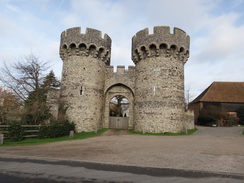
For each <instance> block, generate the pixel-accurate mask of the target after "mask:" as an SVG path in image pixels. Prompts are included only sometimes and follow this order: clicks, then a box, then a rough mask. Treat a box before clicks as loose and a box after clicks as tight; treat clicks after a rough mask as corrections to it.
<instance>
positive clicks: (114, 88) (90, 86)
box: [48, 26, 193, 133]
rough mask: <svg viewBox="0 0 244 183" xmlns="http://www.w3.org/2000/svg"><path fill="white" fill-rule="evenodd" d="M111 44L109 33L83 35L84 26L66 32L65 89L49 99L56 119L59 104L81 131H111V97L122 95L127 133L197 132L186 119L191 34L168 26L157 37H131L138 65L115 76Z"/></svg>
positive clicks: (63, 44) (63, 51)
mask: <svg viewBox="0 0 244 183" xmlns="http://www.w3.org/2000/svg"><path fill="white" fill-rule="evenodd" d="M111 42H112V41H111V38H110V37H109V36H108V35H107V34H105V35H104V36H102V33H101V31H98V30H95V29H90V28H87V29H86V32H85V33H84V34H83V33H81V28H80V27H75V28H70V29H67V30H66V31H64V32H63V33H62V34H61V43H60V57H61V59H62V60H63V70H62V84H61V89H60V90H59V91H50V92H49V95H48V103H49V105H50V106H51V110H52V113H53V115H54V116H56V117H57V115H58V102H57V101H58V100H59V101H62V102H64V103H65V105H66V106H67V107H68V109H67V112H66V115H67V117H68V119H69V120H71V121H74V122H75V123H76V130H77V131H78V132H81V131H93V130H94V129H99V128H112V126H113V125H114V124H113V125H112V122H111V119H112V116H111V111H110V110H111V107H110V104H111V99H113V98H114V97H116V96H123V97H124V98H126V100H127V103H128V106H129V108H128V109H126V118H127V119H128V120H127V122H126V123H125V124H126V128H128V129H134V130H136V131H145V132H152V133H164V132H180V131H183V130H185V128H192V125H193V120H192V124H191V122H190V127H186V124H185V120H184V119H185V109H184V64H185V63H186V61H187V59H188V57H189V45H190V38H189V36H188V35H187V34H186V33H185V32H184V31H183V30H181V29H178V28H174V32H173V34H171V33H170V27H166V26H158V27H154V32H153V34H149V32H148V29H144V30H141V31H139V32H138V33H136V35H135V36H134V37H133V38H132V60H133V62H134V64H135V66H129V67H128V69H125V67H124V66H118V67H117V71H116V72H114V68H113V66H110V55H111ZM124 112H125V111H124ZM120 118H123V117H120ZM117 121H118V123H120V122H119V121H120V119H119V118H117ZM121 121H124V120H122V119H121ZM115 123H116V121H115Z"/></svg>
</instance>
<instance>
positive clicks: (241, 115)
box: [236, 107, 244, 125]
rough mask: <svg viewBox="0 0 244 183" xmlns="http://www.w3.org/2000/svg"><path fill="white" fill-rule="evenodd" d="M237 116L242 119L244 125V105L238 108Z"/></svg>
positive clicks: (241, 122)
mask: <svg viewBox="0 0 244 183" xmlns="http://www.w3.org/2000/svg"><path fill="white" fill-rule="evenodd" d="M236 112H237V116H238V118H239V119H240V120H239V122H240V124H241V125H244V107H239V108H238V109H237V110H236Z"/></svg>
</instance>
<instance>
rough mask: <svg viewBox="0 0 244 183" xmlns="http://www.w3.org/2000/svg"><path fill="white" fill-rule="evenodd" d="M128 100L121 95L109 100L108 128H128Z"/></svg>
mask: <svg viewBox="0 0 244 183" xmlns="http://www.w3.org/2000/svg"><path fill="white" fill-rule="evenodd" d="M129 106H130V103H129V100H128V99H127V98H126V97H125V96H123V95H116V96H114V97H113V98H112V99H111V100H110V102H109V128H114V129H128V123H129Z"/></svg>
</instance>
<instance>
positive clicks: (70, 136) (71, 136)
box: [69, 130, 74, 139]
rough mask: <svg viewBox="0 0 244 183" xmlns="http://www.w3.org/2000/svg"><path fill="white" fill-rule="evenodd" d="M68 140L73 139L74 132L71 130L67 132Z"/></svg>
mask: <svg viewBox="0 0 244 183" xmlns="http://www.w3.org/2000/svg"><path fill="white" fill-rule="evenodd" d="M69 138H71V139H72V138H74V131H73V130H72V131H70V132H69Z"/></svg>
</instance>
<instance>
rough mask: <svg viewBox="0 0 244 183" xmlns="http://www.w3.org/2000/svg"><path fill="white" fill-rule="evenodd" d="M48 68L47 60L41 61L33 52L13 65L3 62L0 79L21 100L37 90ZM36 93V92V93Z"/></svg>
mask: <svg viewBox="0 0 244 183" xmlns="http://www.w3.org/2000/svg"><path fill="white" fill-rule="evenodd" d="M47 69H48V67H47V62H42V61H40V59H39V58H38V57H37V56H35V55H34V54H33V53H31V54H29V55H27V56H25V57H24V58H20V59H19V60H18V61H17V62H16V63H14V64H13V65H7V64H6V62H5V63H4V67H3V69H2V74H1V77H0V81H1V82H2V83H3V85H4V87H6V88H8V89H9V90H11V91H12V92H13V93H14V94H15V95H16V96H17V97H18V98H19V99H20V101H21V102H22V104H23V101H25V100H26V99H27V98H28V97H29V94H30V93H31V92H33V91H38V89H39V88H40V86H41V83H42V82H43V79H44V78H45V77H44V76H45V75H44V72H45V71H46V70H47ZM36 95H37V94H36Z"/></svg>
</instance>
